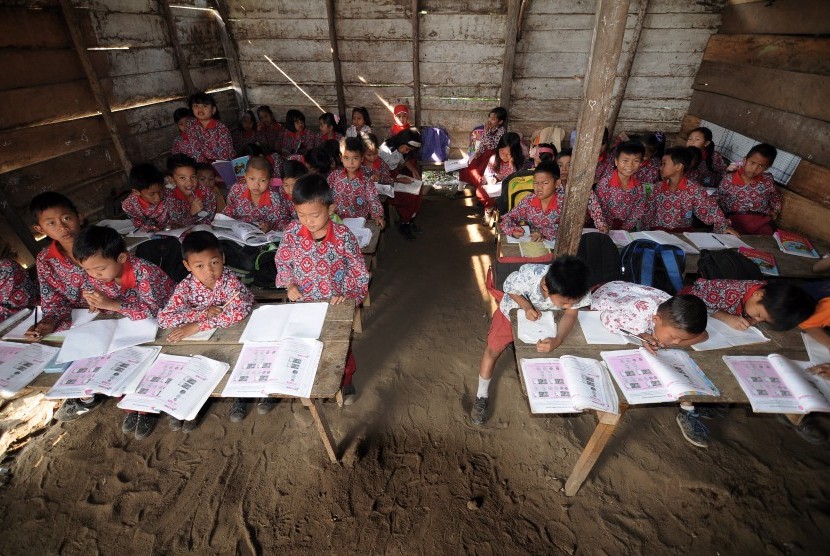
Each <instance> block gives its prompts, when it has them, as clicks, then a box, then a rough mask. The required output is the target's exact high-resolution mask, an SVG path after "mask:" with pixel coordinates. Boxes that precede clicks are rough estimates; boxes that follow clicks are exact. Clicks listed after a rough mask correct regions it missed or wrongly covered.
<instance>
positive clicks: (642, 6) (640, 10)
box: [607, 0, 649, 137]
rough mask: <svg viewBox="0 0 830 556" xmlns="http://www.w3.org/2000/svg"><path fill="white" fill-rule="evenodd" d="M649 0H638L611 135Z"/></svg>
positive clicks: (615, 102) (616, 99) (608, 125)
mask: <svg viewBox="0 0 830 556" xmlns="http://www.w3.org/2000/svg"><path fill="white" fill-rule="evenodd" d="M648 5H649V0H637V21H636V22H635V23H634V31H633V34H632V35H631V44H630V45H629V46H628V54H627V58H626V59H625V66H624V67H623V72H622V75H620V85H619V87H617V96H616V98H614V106H613V108H611V115H610V116H608V124H607V127H608V131H609V132H610V133H611V137H614V136H615V135H616V132H615V128H616V127H617V118H619V116H620V108H622V103H623V100H625V90H626V89H627V88H628V78H629V77H631V68H632V67H633V66H634V59H635V58H636V57H637V47H638V46H639V44H640V35H641V34H642V32H643V23H644V22H645V20H646V13H647V12H648Z"/></svg>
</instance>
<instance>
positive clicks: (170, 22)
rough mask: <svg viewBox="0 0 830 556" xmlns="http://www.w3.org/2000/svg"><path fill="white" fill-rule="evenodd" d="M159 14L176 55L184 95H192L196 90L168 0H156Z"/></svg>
mask: <svg viewBox="0 0 830 556" xmlns="http://www.w3.org/2000/svg"><path fill="white" fill-rule="evenodd" d="M157 3H158V6H159V10H160V11H161V16H162V17H163V18H164V24H165V27H166V28H167V36H168V38H169V40H170V44H171V45H172V46H173V53H174V54H175V55H176V61H177V62H178V64H179V71H180V72H181V74H182V81H184V93H185V96H189V95H192V94H193V93H195V92H196V86H195V85H193V78H192V77H190V69H189V68H188V65H187V58H186V57H185V55H184V52H183V51H182V45H181V43H180V42H179V34H178V32H177V31H176V21H175V20H174V19H173V11H172V10H171V9H170V2H168V1H167V0H157Z"/></svg>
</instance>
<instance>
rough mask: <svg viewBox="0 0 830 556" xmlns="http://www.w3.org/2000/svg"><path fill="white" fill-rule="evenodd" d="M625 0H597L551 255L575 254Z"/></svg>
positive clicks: (611, 82) (619, 45)
mask: <svg viewBox="0 0 830 556" xmlns="http://www.w3.org/2000/svg"><path fill="white" fill-rule="evenodd" d="M628 4H629V2H628V0H598V2H597V12H596V19H595V21H594V37H593V41H592V46H591V57H590V58H589V60H588V72H587V74H586V78H585V89H584V92H583V94H582V108H581V109H580V111H579V119H578V120H577V125H576V131H577V139H576V145H574V146H573V147H574V149H573V158H572V159H571V169H570V175H569V177H568V187H567V192H566V194H565V206H564V208H563V209H562V216H561V220H560V225H559V232H558V233H557V237H556V249H555V256H557V257H558V256H560V255H576V251H577V248H578V247H579V239H580V238H581V237H582V225H583V223H584V222H585V211H586V209H587V208H588V198H589V196H590V194H591V189H592V187H593V185H594V172H595V171H596V168H597V158H598V157H599V149H600V145H601V144H602V132H603V128H604V127H605V122H606V121H607V119H608V110H609V108H610V104H611V103H610V101H611V94H612V92H613V90H614V81H615V80H616V77H617V63H618V62H619V59H620V50H621V48H622V40H623V34H624V33H625V19H626V16H627V15H628Z"/></svg>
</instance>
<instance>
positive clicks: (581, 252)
mask: <svg viewBox="0 0 830 556" xmlns="http://www.w3.org/2000/svg"><path fill="white" fill-rule="evenodd" d="M576 256H577V257H579V258H580V259H582V260H583V261H585V263H586V264H587V265H588V269H589V273H588V278H589V280H590V286H591V288H593V287H594V286H599V285H602V284H605V283H606V282H614V281H616V280H622V273H621V272H620V251H619V249H618V248H617V246H616V245H615V244H614V242H613V241H612V240H611V238H610V237H608V235H606V234H602V233H599V232H589V233H587V234H582V237H581V238H580V239H579V249H578V250H577V252H576Z"/></svg>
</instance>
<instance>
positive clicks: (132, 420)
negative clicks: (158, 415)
mask: <svg viewBox="0 0 830 556" xmlns="http://www.w3.org/2000/svg"><path fill="white" fill-rule="evenodd" d="M136 423H138V413H136V412H135V411H129V412H127V414H126V415H125V416H124V422H123V423H121V432H123V433H124V434H135V425H136Z"/></svg>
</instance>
